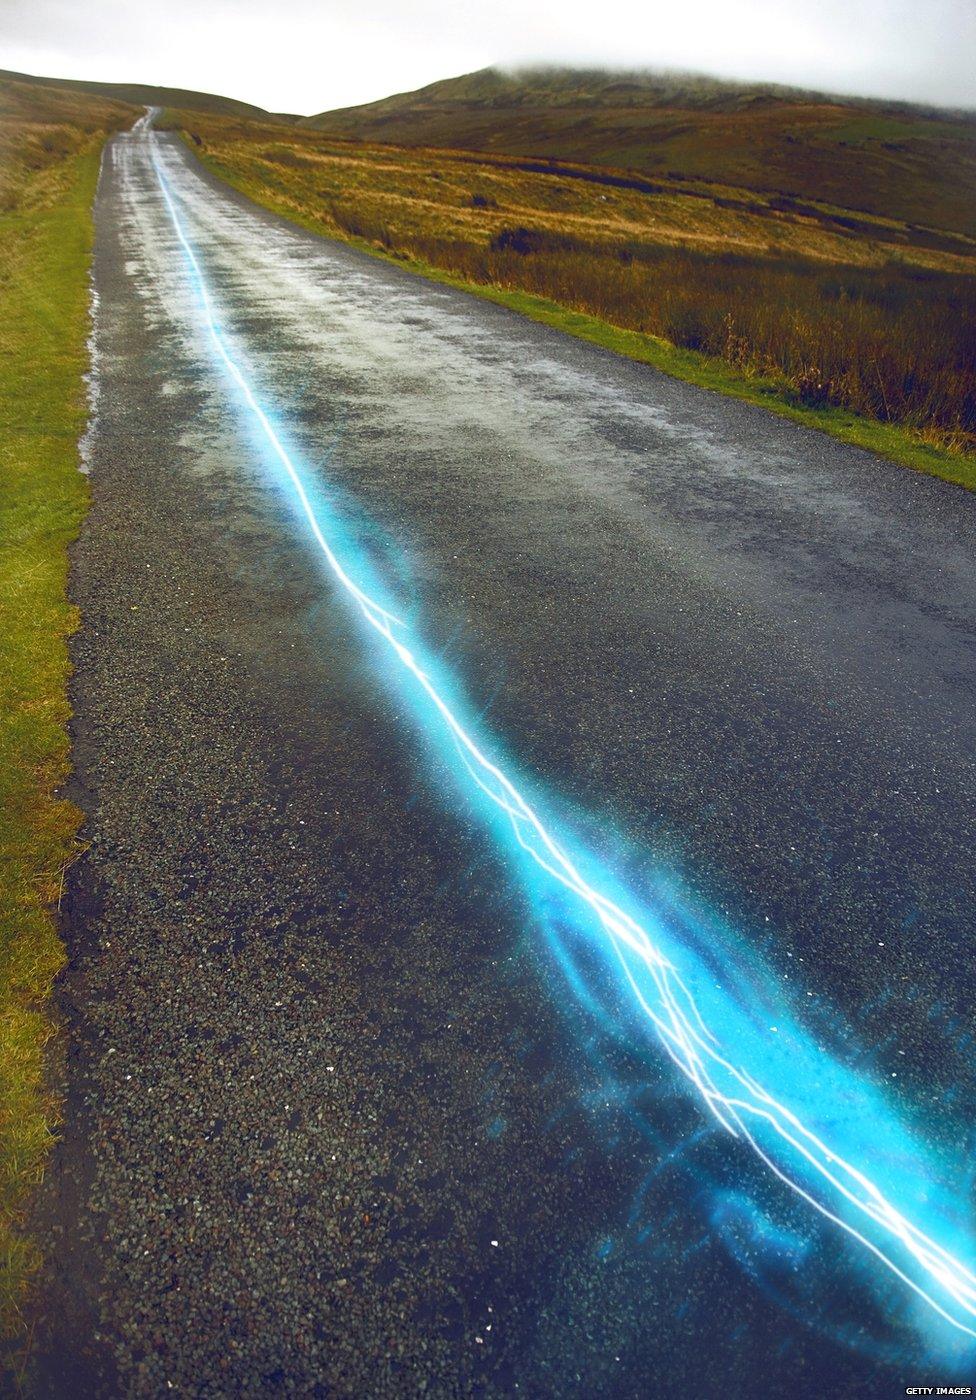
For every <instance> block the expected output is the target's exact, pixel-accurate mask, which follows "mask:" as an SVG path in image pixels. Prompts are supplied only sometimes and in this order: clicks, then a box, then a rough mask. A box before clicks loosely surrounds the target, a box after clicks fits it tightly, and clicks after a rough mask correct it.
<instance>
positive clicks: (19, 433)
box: [0, 137, 102, 1350]
mask: <svg viewBox="0 0 976 1400" xmlns="http://www.w3.org/2000/svg"><path fill="white" fill-rule="evenodd" d="M85 145H86V148H85V149H82V150H80V151H75V152H73V153H71V154H68V155H66V156H65V157H64V158H58V159H53V160H52V161H51V162H50V163H49V164H47V165H45V166H43V167H42V168H40V169H37V168H32V167H31V166H29V165H28V166H27V167H26V174H25V179H24V182H23V185H22V188H21V189H20V191H19V194H18V198H17V199H16V201H15V202H13V207H12V208H8V209H7V210H6V211H5V212H3V213H2V214H0V240H2V243H3V248H4V268H3V271H2V274H0V1018H2V1036H0V1094H2V1098H0V1102H2V1105H3V1114H2V1120H0V1329H2V1333H3V1337H4V1341H5V1343H6V1344H7V1346H8V1347H10V1346H11V1345H12V1347H13V1350H16V1349H17V1344H18V1342H19V1341H22V1340H25V1338H24V1337H23V1332H24V1323H23V1317H22V1312H21V1307H22V1303H23V1299H24V1296H25V1291H26V1289H27V1286H28V1284H29V1281H30V1278H31V1276H32V1274H33V1273H34V1271H35V1269H36V1267H37V1265H38V1262H39V1258H38V1252H37V1247H36V1245H35V1244H34V1243H33V1242H32V1241H31V1240H30V1239H29V1238H28V1237H27V1236H26V1235H25V1234H24V1233H23V1232H22V1228H21V1227H22V1223H23V1210H24V1206H25V1201H26V1197H27V1193H28V1191H29V1189H30V1187H31V1186H32V1185H33V1184H35V1183H36V1182H37V1181H38V1180H39V1179H40V1177H41V1175H42V1173H43V1170H44V1161H45V1157H46V1154H47V1151H48V1148H49V1146H50V1144H51V1142H52V1135H53V1131H54V1128H55V1126H56V1122H57V1114H58V1105H57V1102H56V1099H55V1097H54V1095H53V1094H52V1093H51V1091H50V1089H49V1087H48V1084H47V1080H46V1054H45V1047H46V1046H47V1044H48V1042H49V1040H50V1038H51V1036H52V1034H53V1032H54V1024H53V1021H52V1019H51V1016H50V1013H49V1010H48V1007H47V999H48V997H49V995H50V992H51V987H52V983H53V979H54V977H55V975H56V974H57V972H58V970H59V969H60V968H61V966H62V964H63V961H64V948H63V945H62V943H61V940H60V938H59V937H58V931H57V928H56V921H55V913H54V910H55V908H56V906H57V903H58V901H59V897H60V890H61V886H62V882H63V877H64V870H65V868H66V866H67V865H68V864H69V863H70V861H71V860H72V858H73V856H74V855H75V853H76V851H77V848H78V847H77V831H78V826H79V822H80V820H81V814H80V812H78V810H77V809H76V808H75V807H74V806H72V804H71V803H70V802H67V801H65V800H64V799H63V798H61V797H59V796H58V795H57V790H58V787H59V785H60V784H61V783H62V782H63V781H64V779H65V778H66V776H67V773H68V765H69V743H68V735H67V721H68V715H69V709H68V698H67V682H68V675H69V661H68V648H67V640H68V637H69V635H70V634H71V632H72V631H73V630H74V628H75V627H76V625H77V620H78V619H77V613H76V610H75V608H73V607H72V606H71V605H70V604H69V603H68V600H67V571H68V545H69V543H70V542H71V540H73V539H74V537H75V535H76V534H77V532H78V528H79V526H80V523H81V519H82V516H83V514H84V511H85V507H86V503H87V500H88V486H87V481H86V478H85V477H84V476H82V475H81V474H80V473H79V471H78V439H79V435H80V434H81V432H82V431H83V429H84V424H85V414H86V405H85V395H84V384H83V374H84V372H85V370H86V368H87V344H86V342H87V336H88V331H89V316H88V277H87V274H88V268H89V264H90V258H91V247H92V217H91V207H92V201H93V196H94V192H95V185H96V181H97V177H98V163H99V153H100V149H101V145H102V137H94V138H90V139H89V140H87V142H86V143H85Z"/></svg>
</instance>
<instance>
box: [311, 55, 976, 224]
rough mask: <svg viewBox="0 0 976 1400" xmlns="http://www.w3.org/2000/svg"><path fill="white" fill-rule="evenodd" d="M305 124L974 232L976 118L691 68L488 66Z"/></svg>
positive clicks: (379, 139)
mask: <svg viewBox="0 0 976 1400" xmlns="http://www.w3.org/2000/svg"><path fill="white" fill-rule="evenodd" d="M301 124H302V125H306V126H310V127H312V128H313V129H315V130H319V131H323V132H327V133H329V134H331V135H336V136H345V137H347V138H349V137H351V138H355V139H358V140H365V141H371V142H388V143H390V144H392V145H400V146H426V147H430V146H445V147H453V148H460V149H464V150H471V151H485V152H497V153H504V154H508V155H519V156H532V157H541V158H550V159H556V160H563V161H566V160H575V161H586V162H588V163H590V164H594V165H602V166H611V167H615V168H617V169H623V170H632V171H638V172H640V173H646V174H654V175H658V176H662V175H665V176H670V177H671V178H679V179H684V180H704V181H711V182H718V183H724V184H729V185H737V186H739V187H742V188H746V189H750V190H755V191H757V192H760V193H779V194H785V195H788V196H790V197H792V198H799V199H813V200H817V201H819V202H821V203H826V204H833V205H836V206H838V207H841V208H846V209H857V210H861V211H864V212H867V213H871V214H874V215H880V216H882V217H887V218H894V219H898V220H903V221H906V222H908V223H918V224H920V225H923V226H925V227H936V228H943V229H951V230H955V231H958V232H964V233H969V234H973V233H976V115H973V114H963V113H950V112H936V111H933V110H932V109H928V108H920V107H913V106H911V105H909V104H907V103H882V102H875V101H868V100H860V99H852V98H839V97H830V96H825V95H823V94H817V93H811V92H801V91H798V90H794V89H789V88H777V87H773V86H755V85H751V86H747V85H743V84H736V83H726V82H719V81H717V80H715V79H711V78H704V77H699V76H695V75H681V74H672V75H661V74H648V73H633V74H625V73H606V72H580V71H576V70H565V69H544V70H530V71H526V72H523V73H520V74H505V73H501V72H499V71H497V70H495V69H484V70H482V71H481V72H478V73H471V74H467V75H466V76H464V77H460V78H452V79H448V80H446V81H444V82H439V83H433V84H431V85H430V86H429V87H426V88H421V89H420V90H419V91H417V92H409V93H401V94H398V95H396V96H393V97H387V98H384V99H383V100H382V101H380V102H373V103H369V104H367V105H365V106H360V107H347V108H344V109H341V110H338V111H334V112H323V113H320V114H319V115H317V116H314V117H308V118H305V119H304V120H303V122H302V123H301Z"/></svg>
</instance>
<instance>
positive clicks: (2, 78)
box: [0, 70, 294, 121]
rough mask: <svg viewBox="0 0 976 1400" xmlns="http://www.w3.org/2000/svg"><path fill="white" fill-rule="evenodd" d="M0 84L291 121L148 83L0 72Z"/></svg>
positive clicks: (231, 101) (233, 102) (229, 100)
mask: <svg viewBox="0 0 976 1400" xmlns="http://www.w3.org/2000/svg"><path fill="white" fill-rule="evenodd" d="M0 83H3V84H4V85H6V84H8V83H21V84H28V85H31V86H34V87H40V88H55V89H59V88H60V89H63V90H65V91H67V92H78V93H86V94H88V95H90V96H94V97H102V98H106V99H108V100H110V101H114V102H126V103H128V104H129V105H130V106H134V107H175V108H179V109H180V110H181V111H187V112H210V113H212V114H213V115H214V116H224V117H242V118H244V119H249V120H251V121H274V120H277V121H292V120H294V118H292V117H289V116H279V115H277V114H275V113H271V112H266V111H265V109H264V108H263V107H255V106H253V105H252V104H251V103H250V102H238V101H237V99H236V98H233V97H221V96H219V95H217V94H215V93H210V92H193V91H191V90H190V89H187V88H170V87H153V86H152V85H151V84H148V83H98V82H87V81H84V82H83V81H82V80H81V79H78V78H38V77H35V76H34V75H33V74H31V73H11V72H7V71H4V70H0Z"/></svg>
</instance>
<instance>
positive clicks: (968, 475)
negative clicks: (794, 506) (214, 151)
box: [184, 138, 976, 490]
mask: <svg viewBox="0 0 976 1400" xmlns="http://www.w3.org/2000/svg"><path fill="white" fill-rule="evenodd" d="M184 139H186V138H184ZM188 144H189V141H188ZM191 149H193V148H192V146H191ZM194 154H195V155H197V158H198V159H200V160H201V161H202V162H203V164H204V165H206V166H207V167H208V168H209V169H210V170H211V171H212V172H213V173H214V174H215V175H217V176H218V177H219V178H220V179H222V180H224V181H225V182H226V183H228V184H229V185H231V186H233V187H234V188H235V189H237V190H239V191H240V192H241V193H242V194H244V195H247V196H248V198H250V199H253V200H254V201H255V202H256V203H258V204H261V205H264V206H265V207H266V208H268V209H271V210H272V211H273V212H275V213H277V214H281V215H283V216H284V217H285V218H287V219H289V220H290V221H291V222H292V223H297V224H299V225H301V226H302V227H304V228H306V229H308V230H309V231H310V232H312V233H315V234H318V235H319V236H320V237H325V238H331V239H338V238H339V237H340V235H339V234H338V233H337V231H336V230H335V229H334V228H327V229H326V228H323V220H322V219H321V218H319V217H316V215H315V214H313V213H303V212H301V211H300V210H298V209H296V207H295V204H294V202H293V201H291V200H289V199H288V198H287V197H286V196H283V195H282V194H281V193H279V191H277V190H275V189H273V188H271V187H269V186H267V185H263V184H260V183H259V182H258V181H256V180H253V179H246V178H242V177H241V176H240V175H239V174H238V173H237V172H235V171H234V170H232V169H230V168H229V167H227V166H226V165H224V164H223V163H222V162H220V161H218V160H215V159H213V158H212V157H210V156H208V155H207V154H206V153H205V152H203V153H201V152H199V151H194ZM341 241H342V242H346V243H350V244H351V245H352V246H354V247H357V248H360V249H361V250H362V251H364V252H367V253H369V254H371V255H372V256H373V257H378V258H382V259H384V260H385V261H387V262H393V263H395V264H396V265H397V266H398V267H403V268H406V269H407V270H408V271H410V272H413V273H415V274H417V275H419V276H421V277H425V278H428V279H429V280H431V281H434V282H440V283H443V284H445V285H447V286H451V287H457V288H459V289H461V290H462V291H465V292H469V293H471V294H472V295H474V296H478V297H482V298H483V299H485V300H487V301H492V302H495V303H497V304H499V305H501V306H508V307H510V308H511V309H512V310H514V311H517V312H519V313H520V314H521V315H523V316H528V317H529V318H530V319H531V320H533V321H540V322H542V323H543V324H544V325H547V326H552V327H554V328H555V329H556V330H560V331H564V332H566V333H567V334H569V335H574V336H577V337H578V338H579V339H581V340H588V341H590V342H591V343H592V344H594V345H599V346H602V347H603V348H604V349H606V350H610V351H613V352H614V353H615V354H619V355H625V356H626V357H627V358H628V359H632V360H638V361H640V362H641V363H642V364H647V365H651V366H652V367H653V368H654V369H657V370H660V371H662V372H663V373H664V374H669V375H672V376H673V377H674V378H676V379H684V380H686V381H688V382H689V383H691V384H697V385H698V386H699V387H701V388H703V389H710V390H713V391H714V392H716V393H720V394H726V395H729V396H730V397H734V398H740V399H745V400H747V401H748V402H749V403H754V404H758V405H760V406H761V407H763V408H766V409H768V410H770V411H771V412H773V413H777V414H779V415H780V416H781V417H784V418H789V419H791V420H792V421H793V422H795V423H800V424H802V425H803V426H805V427H809V428H816V429H819V430H820V431H822V432H826V433H829V434H830V435H831V436H832V437H835V438H839V439H840V440H841V441H842V442H846V443H850V444H851V445H852V446H855V447H861V448H864V449H865V450H866V451H869V452H874V453H877V454H878V455H879V456H881V457H885V458H887V459H888V460H890V461H892V462H896V463H898V464H899V465H900V466H903V467H910V468H912V469H913V470H915V471H921V472H925V473H927V474H928V475H930V476H937V477H941V478H942V479H943V480H945V481H950V482H953V483H954V484H955V485H957V486H963V487H965V488H967V489H968V490H976V458H974V457H973V456H972V455H971V454H963V453H955V452H948V451H945V450H944V449H942V448H940V447H937V446H933V445H931V444H929V443H927V442H926V441H925V440H924V439H923V438H922V437H921V436H920V435H919V434H918V433H915V432H912V431H911V430H910V429H906V428H901V427H898V426H897V425H895V424H892V423H883V422H879V421H877V420H875V419H872V418H867V417H863V416H861V415H859V414H855V413H851V412H849V411H846V410H844V409H840V408H833V407H824V408H812V407H806V406H805V405H803V404H800V403H798V402H797V401H796V399H795V395H794V393H793V391H792V390H791V389H790V387H789V386H788V385H787V384H786V383H785V382H780V381H778V380H776V379H773V378H767V377H762V376H758V375H757V376H753V375H742V374H737V373H736V372H735V370H734V369H733V368H732V367H731V366H730V365H729V364H728V363H727V362H726V361H725V360H722V359H718V358H715V357H711V356H707V355H702V354H699V353H697V352H695V351H692V350H684V349H680V348H678V347H677V346H675V345H672V344H671V343H670V342H668V341H666V340H663V339H660V338H658V337H657V336H652V335H646V334H642V333H640V332H637V331H631V330H626V329H623V328H621V327H619V326H615V325H612V324H610V323H608V322H607V321H603V320H600V319H599V318H597V317H595V316H589V315H586V314H585V313H583V312H579V311H575V310H571V309H569V308H568V307H565V306H563V305H561V304H560V303H558V302H555V301H550V300H548V299H547V298H545V297H540V296H535V295H533V294H531V293H528V292H521V291H513V290H509V289H507V288H501V287H495V286H488V285H485V284H483V283H479V282H472V281H468V280H467V279H465V278H462V277H458V276H456V275H454V274H453V273H450V272H446V271H444V270H442V269H440V268H437V267H434V266H433V265H432V264H430V263H428V262H424V261H422V260H420V259H418V258H412V257H397V256H394V255H393V254H391V253H390V252H388V251H386V250H385V249H383V248H379V247H377V246H376V245H375V244H374V243H371V242H369V241H367V240H365V239H362V238H357V237H354V236H352V235H348V236H343V237H341Z"/></svg>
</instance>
